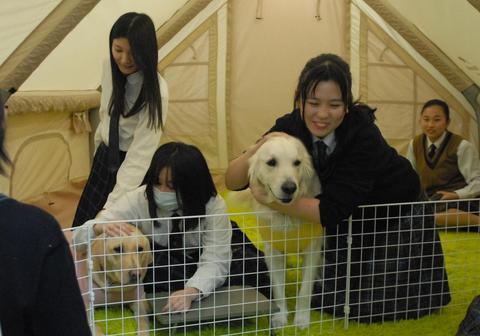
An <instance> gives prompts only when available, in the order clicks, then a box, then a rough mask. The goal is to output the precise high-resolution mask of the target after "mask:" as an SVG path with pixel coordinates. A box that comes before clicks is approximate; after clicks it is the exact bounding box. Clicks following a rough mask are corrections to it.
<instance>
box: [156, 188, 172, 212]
mask: <svg viewBox="0 0 480 336" xmlns="http://www.w3.org/2000/svg"><path fill="white" fill-rule="evenodd" d="M153 197H154V199H155V204H156V205H157V208H159V209H162V210H165V211H175V210H178V202H177V194H176V193H175V192H173V191H172V192H167V191H160V190H158V189H157V188H153Z"/></svg>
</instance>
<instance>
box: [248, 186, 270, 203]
mask: <svg viewBox="0 0 480 336" xmlns="http://www.w3.org/2000/svg"><path fill="white" fill-rule="evenodd" d="M250 192H251V193H252V196H253V198H255V200H256V201H257V202H258V203H260V204H263V205H268V204H269V203H270V202H269V201H270V200H269V196H268V193H267V191H266V190H265V187H264V186H263V185H262V184H261V183H260V182H258V181H255V182H251V183H250Z"/></svg>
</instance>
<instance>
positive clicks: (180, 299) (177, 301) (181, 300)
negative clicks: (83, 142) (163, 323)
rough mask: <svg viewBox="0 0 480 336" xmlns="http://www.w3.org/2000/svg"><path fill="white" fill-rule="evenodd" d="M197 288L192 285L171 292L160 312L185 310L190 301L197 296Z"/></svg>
mask: <svg viewBox="0 0 480 336" xmlns="http://www.w3.org/2000/svg"><path fill="white" fill-rule="evenodd" d="M199 293H200V292H199V290H198V289H196V288H194V287H187V288H185V289H182V290H179V291H176V292H173V293H172V295H170V297H169V298H168V302H167V304H166V305H165V306H164V307H163V309H162V312H164V313H168V312H182V311H187V310H188V309H190V307H191V306H192V301H193V300H195V299H196V298H197V297H198V294H199Z"/></svg>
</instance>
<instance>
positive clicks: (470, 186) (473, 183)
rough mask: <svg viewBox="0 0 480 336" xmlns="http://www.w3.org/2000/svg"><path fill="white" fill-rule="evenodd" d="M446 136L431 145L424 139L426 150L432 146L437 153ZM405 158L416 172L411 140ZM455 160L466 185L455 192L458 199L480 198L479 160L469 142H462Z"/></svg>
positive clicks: (443, 135) (428, 140) (444, 134)
mask: <svg viewBox="0 0 480 336" xmlns="http://www.w3.org/2000/svg"><path fill="white" fill-rule="evenodd" d="M446 134H447V133H446V132H445V133H443V134H442V136H441V137H440V138H439V139H438V140H437V141H435V142H433V143H432V142H431V141H430V139H428V137H426V138H427V148H430V145H432V144H433V145H435V147H436V148H437V151H438V150H439V148H440V147H441V144H442V141H443V140H444V139H445V136H446ZM406 157H407V159H408V160H409V161H410V163H411V164H412V166H413V168H414V169H415V170H416V169H417V168H416V161H415V155H414V153H413V140H411V141H410V143H409V145H408V149H407V155H406ZM457 159H458V161H457V164H458V170H459V171H460V173H461V174H462V176H463V178H464V179H465V182H466V183H467V185H466V186H465V187H463V188H461V189H458V190H455V193H456V194H457V195H458V198H460V199H465V198H475V197H478V196H480V160H479V156H478V152H477V151H476V150H475V147H473V145H472V144H471V143H470V142H468V141H466V140H462V141H461V142H460V144H459V145H458V148H457Z"/></svg>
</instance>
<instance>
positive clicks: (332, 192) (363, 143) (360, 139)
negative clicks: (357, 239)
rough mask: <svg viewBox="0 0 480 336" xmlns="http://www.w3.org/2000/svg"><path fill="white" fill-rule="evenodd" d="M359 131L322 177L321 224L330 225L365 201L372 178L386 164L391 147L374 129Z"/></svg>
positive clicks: (379, 173) (378, 173)
mask: <svg viewBox="0 0 480 336" xmlns="http://www.w3.org/2000/svg"><path fill="white" fill-rule="evenodd" d="M369 126H370V127H367V128H364V129H362V130H360V131H359V132H358V133H357V134H356V136H355V141H351V142H349V144H348V146H347V147H346V148H343V151H342V153H341V154H340V155H339V157H338V158H337V159H336V161H335V164H334V167H333V168H332V171H331V174H330V176H328V178H327V179H326V180H322V179H321V180H322V181H321V183H322V190H323V192H322V194H321V195H320V196H319V199H320V219H321V223H322V225H323V226H325V227H333V226H336V225H338V224H340V223H341V222H342V221H343V220H345V219H347V218H348V217H349V216H350V215H351V214H352V213H353V210H354V209H355V208H356V207H357V206H359V205H362V204H366V203H367V202H368V200H369V196H370V195H371V193H372V191H373V189H374V186H375V184H376V180H377V179H378V178H379V175H381V174H382V173H383V172H385V167H386V166H387V165H388V161H389V160H390V158H391V152H390V151H391V148H390V147H389V146H388V145H387V144H386V142H385V140H384V139H383V137H382V135H381V133H380V131H379V130H378V128H377V127H376V126H375V125H373V124H370V125H369Z"/></svg>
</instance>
